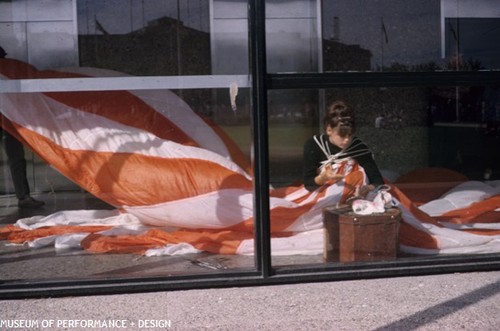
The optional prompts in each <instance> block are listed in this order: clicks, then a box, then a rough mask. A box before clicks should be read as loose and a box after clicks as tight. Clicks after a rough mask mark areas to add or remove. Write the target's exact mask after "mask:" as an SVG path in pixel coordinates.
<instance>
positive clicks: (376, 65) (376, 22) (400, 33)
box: [322, 0, 500, 71]
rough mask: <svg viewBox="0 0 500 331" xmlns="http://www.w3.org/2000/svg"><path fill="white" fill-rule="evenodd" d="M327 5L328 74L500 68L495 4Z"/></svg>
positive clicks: (455, 0)
mask: <svg viewBox="0 0 500 331" xmlns="http://www.w3.org/2000/svg"><path fill="white" fill-rule="evenodd" d="M361 3H362V6H363V10H362V11H359V5H360V2H352V1H345V0H340V1H327V2H323V7H322V26H323V36H324V38H323V58H324V70H325V71H350V70H356V71H437V70H479V69H499V68H500V62H498V61H499V60H498V59H499V58H500V57H499V56H498V54H499V53H500V49H499V48H498V42H496V40H498V39H499V38H500V35H499V34H500V32H499V29H498V28H497V26H498V22H499V20H500V17H498V13H497V12H496V11H495V10H494V9H495V5H496V4H493V2H491V1H460V0H443V1H427V2H425V3H421V4H420V5H419V6H418V8H415V6H413V3H412V1H376V2H374V1H362V2H361Z"/></svg>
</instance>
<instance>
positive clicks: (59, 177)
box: [0, 0, 255, 283]
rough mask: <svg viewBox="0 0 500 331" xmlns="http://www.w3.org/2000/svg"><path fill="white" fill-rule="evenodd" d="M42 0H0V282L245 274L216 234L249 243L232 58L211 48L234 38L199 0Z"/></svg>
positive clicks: (246, 261) (229, 244)
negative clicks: (221, 61) (221, 58)
mask: <svg viewBox="0 0 500 331" xmlns="http://www.w3.org/2000/svg"><path fill="white" fill-rule="evenodd" d="M44 3H46V4H47V7H43V8H42V7H40V6H38V5H35V4H34V3H32V2H29V1H12V2H2V3H1V4H0V7H1V10H0V32H1V33H2V45H0V46H2V49H4V50H5V53H7V55H6V57H5V58H4V59H0V74H1V78H2V80H1V81H0V85H1V86H0V88H1V90H2V92H3V93H1V94H0V109H1V110H2V128H3V130H2V137H3V138H2V142H4V143H7V144H8V146H7V145H5V147H6V148H2V154H1V173H2V175H1V176H0V192H1V194H2V195H1V199H0V200H1V202H0V203H1V204H0V206H1V207H0V209H1V211H0V213H1V214H0V224H1V228H2V232H1V233H2V237H1V239H2V240H1V241H0V249H1V251H2V259H4V260H3V261H5V264H4V266H5V268H2V271H1V273H0V279H2V280H4V281H7V280H8V281H9V282H14V283H15V282H16V281H23V280H26V279H30V280H40V279H54V278H57V279H75V278H77V279H79V278H94V279H95V278H97V279H106V278H109V277H127V278H128V277H132V278H135V277H138V278H141V277H149V276H166V275H176V276H182V275H189V274H207V273H218V272H222V273H224V272H226V271H227V270H230V269H239V270H250V271H252V270H253V271H254V265H255V261H254V260H255V258H254V257H253V256H251V255H248V256H241V255H237V254H236V252H237V250H238V246H237V245H234V243H235V241H234V240H228V238H226V237H225V236H224V235H225V232H224V231H225V230H226V228H228V227H231V226H239V228H238V229H239V230H238V231H235V232H234V238H236V239H235V240H239V241H240V242H241V243H242V246H245V247H246V249H248V250H249V251H250V252H252V253H253V243H254V237H253V236H254V231H253V222H252V220H253V209H254V208H253V203H254V198H253V196H254V194H253V191H254V188H253V176H252V167H251V159H250V155H251V149H250V148H251V145H252V144H251V135H250V130H251V129H250V128H251V126H250V123H251V109H250V97H249V96H250V89H249V79H248V76H247V75H245V74H241V73H246V72H248V69H247V66H248V63H246V62H245V63H243V67H244V70H241V71H240V70H232V69H225V68H222V69H221V68H218V67H217V66H215V65H214V63H215V62H212V59H213V58H216V57H217V56H218V55H217V54H219V52H220V49H218V48H217V47H215V48H212V47H211V45H212V44H215V45H220V44H221V42H220V41H221V40H222V44H223V43H224V42H225V41H226V39H224V38H226V37H227V38H228V39H229V40H236V39H237V38H238V36H239V32H238V31H237V30H231V29H230V28H229V27H223V29H226V30H221V29H218V30H217V31H218V32H221V31H222V32H223V33H224V38H222V39H217V38H220V35H219V34H216V35H212V34H211V32H210V31H211V27H213V26H214V24H213V23H214V22H213V17H218V16H220V15H219V13H218V12H217V10H213V9H214V8H213V7H209V5H211V4H212V2H209V1H128V0H126V1H110V0H107V1H101V0H99V1H91V0H85V1H44ZM54 7H55V8H57V10H55V11H53V12H52V9H53V8H54ZM45 8H46V9H47V10H45ZM217 8H219V9H220V8H221V7H217ZM49 11H50V13H49ZM42 12H43V13H42ZM36 13H40V14H39V15H38V16H37V15H36ZM211 15H213V16H211ZM52 21H53V22H52ZM244 22H245V24H246V17H245V18H244ZM12 26H14V28H12ZM245 31H247V28H246V27H245ZM42 32H44V33H43V37H41V35H42ZM235 36H236V37H235ZM4 37H5V39H4ZM4 41H5V42H4ZM51 44H52V45H54V44H57V47H49V46H50V45H51ZM76 46H77V47H76ZM238 47H240V53H241V54H245V56H247V54H248V51H247V45H246V41H245V42H244V43H241V44H239V45H238ZM212 52H214V53H212ZM2 55H3V54H2ZM239 68H240V67H238V69H239ZM222 74H224V75H222ZM42 78H43V79H42ZM12 141H13V142H14V145H11V144H10V142H12ZM19 141H21V142H22V143H23V144H21V145H19V143H18V142H19ZM16 142H17V143H16ZM16 160H17V161H16ZM16 162H17V163H16ZM24 164H26V172H24ZM11 168H12V170H11ZM24 174H25V175H26V181H27V183H25V182H24ZM18 177H19V178H21V179H20V182H21V184H19V186H16V185H15V183H17V182H16V181H14V180H13V179H14V178H18ZM26 184H27V186H26ZM28 189H29V194H30V196H31V197H32V198H33V199H35V200H27V199H21V198H23V197H24V198H26V197H27V196H28ZM21 195H22V196H21ZM40 201H41V202H43V203H44V205H43V206H40V205H39V204H38V203H39V202H40ZM196 201H198V202H196ZM42 227H43V228H44V230H41V229H39V228H42ZM45 229H46V230H45ZM21 233H22V234H21ZM234 238H233V239H234ZM154 242H156V244H155V243H154ZM13 243H14V244H16V245H12V244H13ZM158 243H163V244H164V245H163V244H160V245H158ZM172 245H173V246H172ZM35 248H38V249H35ZM100 253H105V254H100ZM179 253H181V254H180V255H176V256H173V254H179ZM146 256H147V258H140V257H146ZM7 266H8V267H7Z"/></svg>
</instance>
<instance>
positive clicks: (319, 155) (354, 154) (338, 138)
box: [303, 101, 384, 191]
mask: <svg viewBox="0 0 500 331" xmlns="http://www.w3.org/2000/svg"><path fill="white" fill-rule="evenodd" d="M323 124H324V126H325V129H326V133H325V134H321V135H319V136H318V135H315V136H313V137H311V138H310V139H309V140H307V141H306V142H305V144H304V158H303V165H304V168H303V175H304V186H305V188H306V189H307V190H309V191H314V190H316V189H317V188H319V187H321V186H322V185H325V184H327V183H328V184H331V183H335V182H337V181H339V180H341V179H342V178H343V177H344V175H343V174H342V173H340V172H339V168H340V165H343V166H344V167H345V166H346V165H347V166H348V165H349V164H352V163H353V161H355V162H357V163H358V164H359V165H360V166H361V167H362V168H363V169H364V171H365V173H366V175H367V177H368V181H369V184H370V185H369V186H368V187H365V188H363V191H371V190H373V189H374V188H375V187H376V186H378V185H382V184H384V180H383V178H382V175H381V174H380V171H379V169H378V166H377V164H376V163H375V160H374V159H373V155H372V152H371V151H370V149H369V148H368V146H366V145H365V144H364V143H363V142H362V141H361V140H360V139H359V138H357V137H356V136H354V133H355V124H354V114H353V112H352V110H351V108H350V107H349V106H347V105H346V104H345V103H344V102H342V101H335V102H334V103H332V104H331V105H330V106H329V107H328V109H327V113H326V115H325V117H324V119H323Z"/></svg>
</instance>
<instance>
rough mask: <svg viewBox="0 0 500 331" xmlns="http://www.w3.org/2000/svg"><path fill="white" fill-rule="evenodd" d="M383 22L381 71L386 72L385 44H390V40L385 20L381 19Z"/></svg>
mask: <svg viewBox="0 0 500 331" xmlns="http://www.w3.org/2000/svg"><path fill="white" fill-rule="evenodd" d="M380 22H381V27H380V28H381V36H380V50H381V53H382V54H381V70H382V71H383V70H384V44H387V43H389V38H388V37H387V30H386V28H385V24H384V18H383V17H381V18H380Z"/></svg>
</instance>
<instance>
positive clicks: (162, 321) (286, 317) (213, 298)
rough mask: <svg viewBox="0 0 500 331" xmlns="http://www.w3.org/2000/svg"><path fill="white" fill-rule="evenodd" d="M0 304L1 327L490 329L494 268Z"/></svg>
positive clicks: (497, 324) (499, 274) (497, 295)
mask: <svg viewBox="0 0 500 331" xmlns="http://www.w3.org/2000/svg"><path fill="white" fill-rule="evenodd" d="M0 308H1V320H0V329H1V330H7V329H9V330H10V329H14V328H13V327H11V328H8V327H6V326H7V323H11V326H13V324H12V323H14V322H17V323H18V325H19V324H20V323H24V324H25V325H28V326H37V327H35V328H19V329H27V330H29V329H37V330H89V329H94V330H95V329H99V330H103V329H107V328H109V329H114V330H116V329H125V330H186V331H187V330H193V331H194V330H230V331H233V330H241V331H244V330H262V331H265V330H273V331H279V330H286V331H290V330H307V331H309V330H440V331H443V330H475V331H486V330H492V331H493V330H495V331H496V330H499V329H500V314H499V313H500V310H499V308H500V271H491V272H472V273H455V274H441V275H432V276H415V277H400V278H381V279H369V280H351V281H336V282H319V283H302V284H293V285H292V284H290V285H270V286H256V287H231V288H218V289H202V290H182V291H166V292H151V293H136V294H117V295H106V296H100V295H98V296H84V297H61V298H45V299H23V300H6V301H0ZM2 323H3V324H2ZM96 326H99V327H96ZM110 326H114V328H111V327H110ZM122 327H123V328H122Z"/></svg>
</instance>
